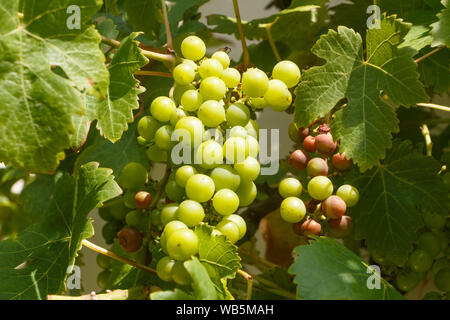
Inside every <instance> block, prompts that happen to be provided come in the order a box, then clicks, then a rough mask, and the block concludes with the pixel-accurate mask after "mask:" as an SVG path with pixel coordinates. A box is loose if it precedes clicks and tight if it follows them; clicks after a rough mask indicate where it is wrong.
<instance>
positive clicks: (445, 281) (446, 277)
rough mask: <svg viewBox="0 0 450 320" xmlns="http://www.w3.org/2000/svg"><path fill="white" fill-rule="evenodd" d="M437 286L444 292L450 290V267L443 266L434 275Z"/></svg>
mask: <svg viewBox="0 0 450 320" xmlns="http://www.w3.org/2000/svg"><path fill="white" fill-rule="evenodd" d="M434 284H435V286H436V288H438V289H439V290H441V291H444V292H447V293H448V292H450V268H442V269H441V270H439V271H438V273H436V275H435V276H434Z"/></svg>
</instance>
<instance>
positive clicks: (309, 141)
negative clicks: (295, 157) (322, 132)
mask: <svg viewBox="0 0 450 320" xmlns="http://www.w3.org/2000/svg"><path fill="white" fill-rule="evenodd" d="M303 149H305V150H306V151H308V152H312V153H314V152H316V138H315V137H313V136H307V137H306V138H305V139H304V140H303Z"/></svg>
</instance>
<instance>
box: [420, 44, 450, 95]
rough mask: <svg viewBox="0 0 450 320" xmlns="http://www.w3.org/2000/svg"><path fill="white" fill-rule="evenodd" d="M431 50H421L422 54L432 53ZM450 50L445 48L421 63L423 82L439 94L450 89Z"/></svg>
mask: <svg viewBox="0 0 450 320" xmlns="http://www.w3.org/2000/svg"><path fill="white" fill-rule="evenodd" d="M430 51H431V49H430V48H426V49H423V50H421V54H426V53H428V52H430ZM449 61H450V49H448V48H444V49H442V50H440V51H439V52H436V53H435V54H433V55H431V56H429V57H428V58H426V59H425V60H422V61H421V62H420V63H419V72H420V79H421V81H422V82H423V83H424V84H425V85H426V86H428V87H431V88H433V90H434V91H435V92H436V93H438V94H443V93H445V92H447V90H448V89H449V88H450V77H449V74H450V64H449V63H448V62H449Z"/></svg>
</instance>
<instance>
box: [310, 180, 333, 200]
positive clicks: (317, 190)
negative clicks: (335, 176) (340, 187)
mask: <svg viewBox="0 0 450 320" xmlns="http://www.w3.org/2000/svg"><path fill="white" fill-rule="evenodd" d="M308 193H309V195H310V196H311V197H312V198H314V199H316V200H325V199H326V198H328V197H329V196H331V194H332V193H333V183H332V182H331V180H330V179H328V178H327V177H324V176H317V177H314V178H312V179H311V180H310V181H309V183H308Z"/></svg>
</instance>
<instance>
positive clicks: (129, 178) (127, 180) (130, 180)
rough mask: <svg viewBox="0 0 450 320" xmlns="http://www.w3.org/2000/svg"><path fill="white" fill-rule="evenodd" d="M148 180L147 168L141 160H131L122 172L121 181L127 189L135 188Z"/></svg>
mask: <svg viewBox="0 0 450 320" xmlns="http://www.w3.org/2000/svg"><path fill="white" fill-rule="evenodd" d="M146 182H147V169H145V167H144V166H143V165H142V164H140V163H139V162H129V163H128V164H127V165H126V166H125V167H124V168H123V169H122V171H121V172H120V178H119V183H120V184H121V186H122V187H124V188H125V189H134V188H138V187H140V186H142V185H144V184H145V183H146Z"/></svg>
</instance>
